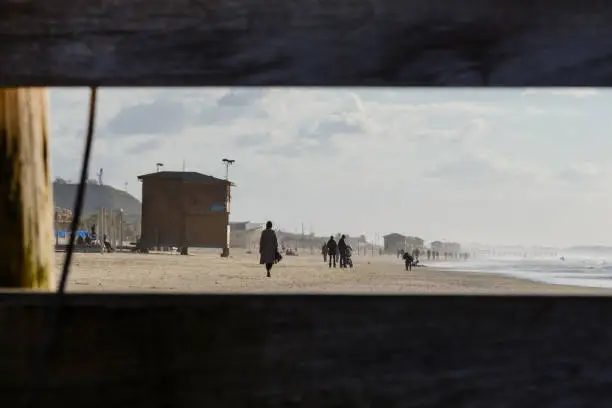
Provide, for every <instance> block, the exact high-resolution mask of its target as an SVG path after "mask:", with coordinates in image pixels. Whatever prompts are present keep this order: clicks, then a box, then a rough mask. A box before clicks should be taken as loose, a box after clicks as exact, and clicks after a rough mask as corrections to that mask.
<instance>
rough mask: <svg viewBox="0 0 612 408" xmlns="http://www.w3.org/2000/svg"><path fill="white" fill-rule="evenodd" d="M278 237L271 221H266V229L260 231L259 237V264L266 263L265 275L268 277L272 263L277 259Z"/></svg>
mask: <svg viewBox="0 0 612 408" xmlns="http://www.w3.org/2000/svg"><path fill="white" fill-rule="evenodd" d="M277 254H278V239H277V238H276V233H275V232H274V230H273V229H272V221H268V222H266V229H265V230H263V231H262V232H261V238H260V239H259V264H260V265H266V276H267V277H268V278H269V277H270V271H271V270H272V265H274V263H275V262H276V261H277V259H278V258H277Z"/></svg>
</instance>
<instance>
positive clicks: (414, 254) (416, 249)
mask: <svg viewBox="0 0 612 408" xmlns="http://www.w3.org/2000/svg"><path fill="white" fill-rule="evenodd" d="M420 254H421V251H419V248H414V251H412V256H413V257H414V259H416V260H417V261H418V260H419V255H420Z"/></svg>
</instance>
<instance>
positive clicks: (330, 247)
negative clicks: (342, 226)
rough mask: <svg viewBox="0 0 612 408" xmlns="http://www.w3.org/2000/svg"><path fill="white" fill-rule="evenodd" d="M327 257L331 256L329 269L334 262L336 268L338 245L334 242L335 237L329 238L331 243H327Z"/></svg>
mask: <svg viewBox="0 0 612 408" xmlns="http://www.w3.org/2000/svg"><path fill="white" fill-rule="evenodd" d="M327 255H328V256H329V267H330V268H331V267H332V262H333V264H334V268H335V267H336V258H337V256H338V244H337V243H336V241H335V240H334V236H333V235H332V236H331V237H329V241H327Z"/></svg>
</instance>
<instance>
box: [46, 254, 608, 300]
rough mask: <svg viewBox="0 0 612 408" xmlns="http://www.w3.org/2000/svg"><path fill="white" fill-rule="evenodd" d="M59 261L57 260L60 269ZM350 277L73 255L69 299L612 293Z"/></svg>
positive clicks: (209, 261)
mask: <svg viewBox="0 0 612 408" xmlns="http://www.w3.org/2000/svg"><path fill="white" fill-rule="evenodd" d="M62 261H63V254H61V253H58V254H57V268H58V271H59V270H60V268H61V265H62ZM354 261H355V268H354V269H353V270H340V269H333V268H332V269H330V268H328V267H327V266H326V265H325V264H323V262H322V259H321V258H320V257H318V256H310V255H306V256H296V257H285V258H284V259H283V261H282V262H281V263H280V264H279V265H277V266H275V267H274V269H273V271H272V278H266V276H265V269H264V268H263V266H261V265H259V263H258V257H257V256H256V255H249V254H245V253H244V252H242V251H234V253H233V254H232V256H231V257H230V258H229V259H224V258H221V257H219V255H218V254H217V253H206V252H205V251H200V252H198V251H197V250H194V251H193V252H192V255H190V256H179V255H169V254H128V253H114V254H103V255H102V254H97V253H94V254H83V253H78V254H75V256H74V259H73V264H72V268H71V275H70V279H69V285H68V291H79V292H83V291H87V292H89V291H96V292H97V291H113V292H118V291H119V292H143V291H144V292H191V293H194V292H202V293H366V294H385V293H418V294H443V293H460V294H469V293H474V294H486V293H490V294H517V293H521V294H522V293H525V294H530V293H551V294H554V293H565V294H567V293H576V294H584V293H592V294H602V293H603V294H612V290H603V289H590V288H580V287H567V286H558V285H546V284H539V283H534V282H530V281H523V280H519V279H513V278H507V277H502V276H496V275H488V274H478V273H459V272H451V271H446V270H445V271H440V270H436V269H434V268H417V269H414V270H413V271H412V272H405V271H403V265H402V263H401V261H399V260H397V259H395V258H394V257H386V256H382V257H378V256H374V257H368V256H361V257H355V258H354Z"/></svg>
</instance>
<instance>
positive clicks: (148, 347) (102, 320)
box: [0, 294, 612, 408]
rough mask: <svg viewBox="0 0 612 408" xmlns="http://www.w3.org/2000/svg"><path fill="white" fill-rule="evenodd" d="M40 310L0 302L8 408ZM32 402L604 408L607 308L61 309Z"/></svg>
mask: <svg viewBox="0 0 612 408" xmlns="http://www.w3.org/2000/svg"><path fill="white" fill-rule="evenodd" d="M51 304H52V298H51V296H50V295H23V294H13V295H8V294H5V295H3V296H2V297H0V333H2V336H0V353H1V354H0V390H1V392H2V401H3V403H4V402H6V404H5V405H6V406H11V407H18V406H19V401H18V397H19V396H20V395H21V394H20V393H22V392H23V391H24V387H25V386H24V384H26V382H25V381H26V379H27V378H28V374H29V373H28V372H26V371H25V370H26V368H28V367H30V366H31V364H25V363H27V361H28V357H29V356H31V355H32V354H33V350H36V347H37V346H38V344H39V342H40V341H41V339H43V338H44V335H45V332H44V330H45V329H47V328H48V326H47V325H46V324H45V316H47V315H46V313H49V306H50V305H51ZM65 305H66V308H65V309H64V310H63V312H62V321H61V325H60V330H59V332H58V336H59V337H58V342H59V344H60V345H59V346H58V348H57V349H55V350H53V359H52V361H51V366H50V371H48V377H47V378H49V383H47V384H46V385H45V384H43V385H41V387H40V389H37V390H36V392H35V394H34V395H35V396H36V401H33V402H39V403H40V404H42V403H43V402H44V403H46V404H60V403H61V404H62V406H87V407H104V408H107V407H109V406H142V407H145V406H146V407H150V408H154V407H166V406H173V407H202V406H217V407H221V406H227V407H230V406H231V407H281V406H283V407H284V406H291V407H340V406H342V407H345V406H346V407H349V406H350V407H420V408H421V407H449V406H452V407H521V406H525V407H543V408H546V407H570V406H571V407H587V406H597V407H603V406H609V402H610V401H611V400H612V386H611V385H612V383H611V382H612V364H610V362H611V361H612V347H610V344H612V330H611V329H610V328H611V327H612V298H609V297H544V296H542V297H491V296H282V295H278V296H257V295H234V296H232V295H200V296H187V295H184V296H181V295H140V296H139V295H69V296H67V297H66V302H65Z"/></svg>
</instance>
